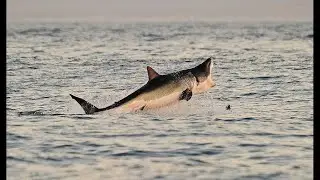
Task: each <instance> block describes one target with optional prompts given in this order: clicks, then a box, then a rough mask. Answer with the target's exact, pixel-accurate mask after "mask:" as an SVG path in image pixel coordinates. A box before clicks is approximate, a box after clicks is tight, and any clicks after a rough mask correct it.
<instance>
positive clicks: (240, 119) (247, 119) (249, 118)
mask: <svg viewBox="0 0 320 180" xmlns="http://www.w3.org/2000/svg"><path fill="white" fill-rule="evenodd" d="M215 120H216V121H227V122H234V121H253V120H257V119H256V118H253V117H245V118H235V119H233V118H230V119H228V118H226V119H224V118H223V119H222V118H216V119H215Z"/></svg>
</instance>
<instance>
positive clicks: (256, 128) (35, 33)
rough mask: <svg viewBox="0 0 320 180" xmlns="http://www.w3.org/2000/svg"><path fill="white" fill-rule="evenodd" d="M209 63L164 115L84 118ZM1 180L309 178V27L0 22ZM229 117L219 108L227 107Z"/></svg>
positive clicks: (301, 24)
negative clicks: (204, 85) (3, 45)
mask: <svg viewBox="0 0 320 180" xmlns="http://www.w3.org/2000/svg"><path fill="white" fill-rule="evenodd" d="M209 57H212V58H213V63H214V65H213V69H212V71H213V79H214V80H215V82H216V86H215V87H214V88H212V89H210V90H209V91H207V92H205V93H203V94H199V95H194V96H193V97H192V98H191V99H190V101H182V102H181V103H179V104H176V105H174V106H171V107H167V108H162V109H159V110H153V111H140V112H132V113H119V112H114V111H106V112H103V113H101V114H94V115H86V114H84V111H83V110H82V108H81V107H80V106H79V104H77V102H76V101H74V100H73V99H72V98H71V97H70V96H69V94H70V93H71V94H74V95H76V96H79V97H81V98H83V99H85V100H88V101H89V102H91V103H92V104H94V105H96V106H97V107H105V106H107V105H110V104H112V103H113V102H115V101H117V100H120V99H121V98H123V97H125V96H126V95H128V94H129V93H131V92H133V91H135V90H136V89H138V88H139V87H141V86H142V85H144V84H145V83H146V82H147V81H148V76H147V71H146V67H147V66H151V67H153V68H154V69H155V70H156V71H158V72H159V73H160V74H166V73H171V72H174V71H179V70H183V69H186V68H192V67H194V66H196V65H198V64H200V63H202V62H203V61H204V60H206V59H207V58H209ZM6 62H7V97H6V100H7V101H6V103H7V133H6V134H7V137H6V139H7V179H9V180H14V179H17V180H20V179H37V180H38V179H46V180H47V179H91V180H95V179H117V180H118V179H120V180H122V179H129V180H136V179H147V180H149V179H150V180H151V179H166V180H167V179H170V180H180V179H181V180H184V179H202V180H204V179H208V180H209V179H210V180H211V179H223V180H229V179H232V180H233V179H234V180H240V179H290V180H292V179H297V180H304V179H313V173H314V172H313V23H312V22H292V23H290V22H283V23H282V22H276V23H273V22H265V23H262V22H261V23H232V22H225V23H223V22H219V23H209V22H171V23H169V22H148V23H98V22H96V23H90V22H86V23H82V22H77V23H71V22H70V23H67V22H65V23H53V22H52V23H36V22H29V23H8V24H7V59H6ZM228 105H230V107H231V109H230V110H227V109H226V106H228Z"/></svg>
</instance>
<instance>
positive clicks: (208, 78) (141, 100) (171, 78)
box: [70, 58, 216, 114]
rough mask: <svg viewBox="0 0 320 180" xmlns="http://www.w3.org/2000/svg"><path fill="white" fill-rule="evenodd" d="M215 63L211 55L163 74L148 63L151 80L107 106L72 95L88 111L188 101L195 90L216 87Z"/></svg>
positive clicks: (132, 109) (199, 90)
mask: <svg viewBox="0 0 320 180" xmlns="http://www.w3.org/2000/svg"><path fill="white" fill-rule="evenodd" d="M212 66H213V65H212V58H208V59H207V60H206V61H204V62H203V63H201V64H200V65H198V66H196V67H194V68H191V69H186V70H182V71H178V72H174V73H170V74H166V75H161V74H159V73H157V72H156V71H155V70H154V69H153V68H151V67H150V66H147V72H148V77H149V80H148V82H147V83H146V84H145V85H144V86H142V87H141V88H139V89H138V90H136V91H134V92H133V93H131V94H129V95H128V96H127V97H125V98H123V99H121V100H119V101H117V102H115V103H113V104H111V105H109V106H107V107H104V108H97V107H96V106H94V105H92V104H91V103H89V102H87V101H85V100H83V99H81V98H79V97H76V96H74V95H72V94H70V96H71V97H72V98H73V99H74V100H76V101H77V102H78V103H79V104H80V105H81V107H82V108H83V110H84V111H85V113H86V114H93V113H96V112H101V111H106V110H110V109H115V108H123V109H125V110H127V111H137V110H147V109H156V108H161V107H165V106H169V105H171V104H175V103H177V102H179V101H182V100H186V101H189V100H190V99H191V97H192V96H193V95H194V94H199V93H202V92H205V91H207V90H209V89H210V88H212V87H214V86H215V85H216V84H215V82H214V81H213V79H212Z"/></svg>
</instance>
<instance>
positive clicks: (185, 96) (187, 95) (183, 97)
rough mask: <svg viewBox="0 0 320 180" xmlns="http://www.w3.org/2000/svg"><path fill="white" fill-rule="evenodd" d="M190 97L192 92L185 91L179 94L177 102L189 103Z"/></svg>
mask: <svg viewBox="0 0 320 180" xmlns="http://www.w3.org/2000/svg"><path fill="white" fill-rule="evenodd" d="M191 97H192V91H191V90H190V89H186V90H184V91H183V92H182V93H181V95H180V97H179V100H186V101H189V100H190V99H191Z"/></svg>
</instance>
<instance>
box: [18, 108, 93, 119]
mask: <svg viewBox="0 0 320 180" xmlns="http://www.w3.org/2000/svg"><path fill="white" fill-rule="evenodd" d="M18 116H61V117H70V118H75V119H93V118H94V117H91V116H88V115H85V114H62V113H46V112H43V111H39V110H35V111H23V112H18Z"/></svg>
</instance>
